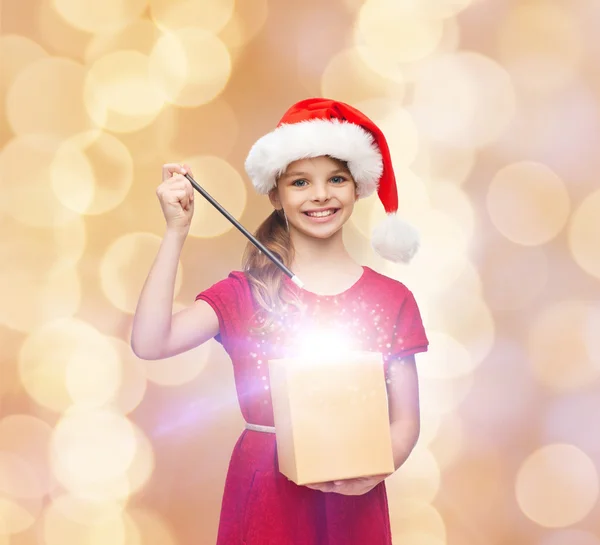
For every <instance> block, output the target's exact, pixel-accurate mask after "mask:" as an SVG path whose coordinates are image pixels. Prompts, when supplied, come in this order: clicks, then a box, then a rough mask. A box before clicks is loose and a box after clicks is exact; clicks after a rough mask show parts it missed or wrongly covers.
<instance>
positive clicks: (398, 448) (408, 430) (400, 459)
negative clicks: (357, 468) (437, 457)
mask: <svg viewBox="0 0 600 545" xmlns="http://www.w3.org/2000/svg"><path fill="white" fill-rule="evenodd" d="M387 378H388V384H387V390H388V400H389V411H390V425H391V431H392V448H393V451H394V466H395V468H396V469H398V468H399V467H400V466H401V465H402V464H403V463H404V462H405V461H406V460H407V458H408V457H409V455H410V453H411V452H412V450H413V448H414V446H415V444H416V443H417V439H418V438H419V433H420V430H421V415H420V409H419V380H418V375H417V366H416V364H415V357H414V355H413V356H406V357H404V358H402V359H393V360H391V361H390V363H389V365H388V372H387Z"/></svg>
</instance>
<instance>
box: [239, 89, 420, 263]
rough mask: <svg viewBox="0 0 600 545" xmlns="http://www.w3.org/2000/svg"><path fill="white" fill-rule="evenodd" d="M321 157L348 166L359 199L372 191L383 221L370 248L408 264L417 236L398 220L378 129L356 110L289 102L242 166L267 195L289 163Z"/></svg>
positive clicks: (312, 100) (392, 181) (321, 100)
mask: <svg viewBox="0 0 600 545" xmlns="http://www.w3.org/2000/svg"><path fill="white" fill-rule="evenodd" d="M322 155H328V156H330V157H333V158H335V159H339V160H340V161H344V162H346V163H347V164H348V169H349V170H350V173H351V174H352V177H353V178H354V181H355V182H356V185H357V191H358V196H359V198H362V197H368V196H369V195H371V194H372V193H373V192H374V191H375V190H377V194H378V196H379V199H380V200H381V203H382V204H383V207H384V209H385V211H386V213H387V217H386V219H385V220H384V221H383V222H381V223H380V224H379V225H378V226H376V227H375V229H374V230H373V233H372V237H371V244H372V246H373V248H374V250H375V251H376V252H377V253H378V254H379V255H380V256H382V257H383V258H385V259H388V260H390V261H394V262H401V261H404V262H408V261H410V259H411V258H412V257H413V256H414V254H415V253H416V251H417V250H418V248H419V234H418V232H417V231H416V230H415V228H414V227H412V226H411V225H409V224H408V223H406V222H404V221H403V220H401V219H400V218H399V217H398V216H397V212H398V191H397V188H396V178H395V176H394V169H393V167H392V160H391V157H390V150H389V148H388V145H387V142H386V140H385V136H384V135H383V133H382V132H381V130H380V129H379V128H378V127H377V125H375V123H373V121H371V120H370V119H369V118H368V117H367V116H365V115H364V114H363V113H362V112H360V111H358V110H357V109H356V108H353V107H352V106H349V105H348V104H344V103H343V102H336V101H334V100H329V99H324V98H309V99H306V100H302V101H300V102H298V103H296V104H294V105H293V106H292V107H291V108H290V109H289V110H288V111H287V112H286V113H285V114H284V115H283V117H282V118H281V120H280V121H279V123H278V124H277V128H276V129H275V130H273V131H272V132H270V133H268V134H266V135H265V136H263V137H262V138H260V139H259V140H258V141H257V142H256V143H255V144H254V146H252V148H251V150H250V152H249V154H248V157H247V159H246V163H245V167H246V172H247V173H248V176H249V177H250V179H251V181H252V183H253V185H254V187H255V188H256V190H257V191H258V192H259V193H260V194H265V195H266V194H267V193H269V191H270V190H271V189H273V188H274V187H275V186H276V184H277V178H278V177H279V176H280V175H281V174H283V172H285V169H286V168H287V166H288V165H289V164H290V163H292V162H293V161H296V160H298V159H307V158H310V157H319V156H322Z"/></svg>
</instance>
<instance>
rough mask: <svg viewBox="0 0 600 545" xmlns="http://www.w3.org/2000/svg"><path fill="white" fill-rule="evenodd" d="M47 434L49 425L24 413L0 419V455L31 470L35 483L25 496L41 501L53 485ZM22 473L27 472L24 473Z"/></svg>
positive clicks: (48, 435)
mask: <svg viewBox="0 0 600 545" xmlns="http://www.w3.org/2000/svg"><path fill="white" fill-rule="evenodd" d="M51 434H52V428H51V427H50V425H49V424H47V423H46V422H44V421H43V420H40V419H39V418H36V417H34V416H30V415H27V414H11V415H8V416H5V417H4V418H3V419H2V420H0V452H4V453H11V454H14V455H15V456H17V457H18V458H19V460H21V461H22V462H23V463H25V464H27V466H28V467H29V468H32V470H33V471H34V473H35V475H36V483H35V485H34V486H33V488H32V489H31V490H30V491H29V492H30V493H29V494H28V495H27V496H28V497H33V498H35V497H38V496H39V497H40V498H41V496H42V495H43V494H49V493H50V492H51V491H52V490H53V489H54V488H55V486H56V482H55V481H54V479H53V478H52V476H51V473H50V468H49V466H48V445H49V443H50V436H51ZM25 471H26V473H27V471H28V470H25ZM24 479H26V476H25V477H24ZM33 482H34V481H30V483H33ZM23 483H24V484H25V485H26V484H27V481H26V480H24V481H23ZM38 485H39V489H38ZM38 490H39V492H38ZM4 494H6V490H4ZM0 533H2V531H1V530H0Z"/></svg>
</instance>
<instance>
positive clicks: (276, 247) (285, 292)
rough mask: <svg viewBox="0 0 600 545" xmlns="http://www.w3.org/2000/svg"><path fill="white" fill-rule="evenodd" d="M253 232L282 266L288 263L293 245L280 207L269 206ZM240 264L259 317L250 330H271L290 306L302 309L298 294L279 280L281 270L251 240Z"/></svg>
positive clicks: (292, 253)
mask: <svg viewBox="0 0 600 545" xmlns="http://www.w3.org/2000/svg"><path fill="white" fill-rule="evenodd" d="M254 236H255V237H256V238H257V239H258V240H259V242H261V243H262V244H263V245H264V246H265V247H266V248H267V249H269V250H270V251H271V252H272V253H273V254H275V255H276V256H277V257H278V258H279V259H280V261H281V262H282V263H283V264H284V265H285V266H286V267H288V268H289V267H290V266H291V263H292V260H293V259H294V248H293V245H292V241H291V239H290V233H289V231H288V229H287V226H286V221H285V216H284V212H283V210H273V212H272V213H271V214H270V215H269V216H268V217H267V219H265V221H263V222H262V223H261V224H260V226H259V227H258V229H257V230H256V232H255V233H254ZM242 264H243V269H244V271H245V272H246V275H247V276H248V281H249V282H250V289H251V291H252V295H253V296H254V299H255V301H256V302H257V303H258V305H259V309H258V311H257V315H258V316H260V317H261V318H262V320H261V325H260V326H259V327H254V328H251V330H252V331H253V332H255V333H260V332H263V331H273V330H275V329H277V320H278V318H279V317H281V316H282V315H283V314H285V313H286V312H288V311H290V310H293V307H296V309H297V310H301V309H302V304H301V302H300V300H299V299H298V297H297V296H295V295H294V294H293V293H292V291H291V290H289V288H288V287H287V286H286V285H285V284H284V283H283V274H284V273H283V272H282V271H281V270H280V269H279V267H278V266H277V265H275V263H273V262H272V261H271V260H270V259H269V258H268V257H267V256H266V255H265V254H264V253H263V252H261V251H259V250H258V248H256V246H254V244H252V243H251V242H248V244H247V245H246V250H245V252H244V257H243V260H242ZM290 307H292V308H290Z"/></svg>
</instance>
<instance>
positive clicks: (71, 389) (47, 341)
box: [19, 318, 119, 412]
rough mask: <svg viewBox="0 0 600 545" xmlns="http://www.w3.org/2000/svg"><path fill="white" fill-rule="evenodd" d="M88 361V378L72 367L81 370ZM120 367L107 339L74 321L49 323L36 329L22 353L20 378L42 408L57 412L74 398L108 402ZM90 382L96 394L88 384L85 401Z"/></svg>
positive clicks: (20, 357)
mask: <svg viewBox="0 0 600 545" xmlns="http://www.w3.org/2000/svg"><path fill="white" fill-rule="evenodd" d="M86 361H89V362H90V367H89V368H88V374H89V378H87V379H86V378H85V377H81V376H80V375H81V373H79V375H77V374H76V373H74V372H73V371H72V369H73V366H76V367H77V368H80V367H81V366H84V364H83V362H86ZM94 363H96V364H97V365H96V366H95V368H94ZM102 365H104V366H105V367H106V370H105V369H103V368H102ZM118 365H119V363H118V355H117V353H116V352H115V350H114V348H113V346H112V345H111V344H110V342H109V341H108V339H107V338H106V337H104V336H103V335H102V334H101V333H100V332H99V331H98V330H96V329H95V328H93V327H92V326H91V325H89V324H87V323H85V322H82V321H80V320H78V319H74V318H71V319H64V320H56V321H54V322H49V323H47V324H45V325H43V326H42V327H40V328H38V329H36V330H34V331H33V332H32V333H31V334H30V335H29V336H28V337H27V338H26V339H25V341H24V342H23V345H22V346H21V351H20V354H19V376H20V377H21V382H22V384H23V387H24V388H25V390H26V392H27V393H28V394H29V396H30V397H31V398H33V399H34V400H35V401H36V402H37V403H39V404H40V405H42V406H43V407H47V408H49V409H52V410H54V411H57V412H62V411H64V410H65V409H66V408H67V407H69V406H70V405H71V404H72V402H73V397H75V400H76V401H77V400H79V401H81V402H85V403H93V404H100V403H102V402H105V401H106V399H107V398H108V397H109V396H110V393H111V392H112V391H113V383H114V382H115V381H116V379H114V378H113V379H111V378H110V377H111V376H114V375H116V373H117V369H118ZM69 376H70V377H71V378H69ZM78 376H79V378H80V380H81V382H79V383H78ZM107 377H108V378H107ZM90 380H91V381H92V382H93V381H94V380H95V381H96V382H94V385H96V386H97V387H98V390H97V391H96V392H94V387H93V386H89V384H88V386H87V389H88V391H89V393H90V396H91V397H90V398H89V399H88V400H86V399H85V398H84V397H83V396H84V393H85V390H86V387H84V386H85V382H86V381H90ZM80 388H81V390H80Z"/></svg>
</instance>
